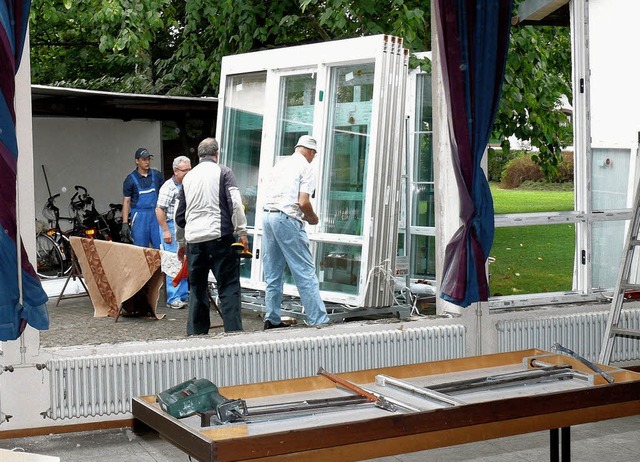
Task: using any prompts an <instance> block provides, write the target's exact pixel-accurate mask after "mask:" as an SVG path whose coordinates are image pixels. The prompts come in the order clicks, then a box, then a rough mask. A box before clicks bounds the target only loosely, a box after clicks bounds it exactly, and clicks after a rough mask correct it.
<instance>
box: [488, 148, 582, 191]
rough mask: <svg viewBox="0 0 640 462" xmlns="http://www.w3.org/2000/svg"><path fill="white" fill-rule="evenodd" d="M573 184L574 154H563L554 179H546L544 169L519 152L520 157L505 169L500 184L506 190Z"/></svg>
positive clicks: (527, 155)
mask: <svg viewBox="0 0 640 462" xmlns="http://www.w3.org/2000/svg"><path fill="white" fill-rule="evenodd" d="M540 181H545V182H547V183H573V153H572V152H570V151H565V152H563V153H562V161H561V162H560V163H559V164H558V166H557V168H556V172H555V174H554V176H553V178H545V177H544V172H543V171H542V169H541V168H540V167H539V166H538V165H537V164H536V163H535V162H533V161H532V160H531V157H530V155H529V154H528V153H523V152H522V151H520V152H519V156H518V157H516V158H515V159H512V160H510V161H509V162H508V163H507V164H506V165H505V167H504V170H503V171H502V174H501V176H500V182H501V184H502V187H503V188H505V189H513V188H517V187H519V186H520V185H522V184H523V183H525V182H526V183H535V182H540Z"/></svg>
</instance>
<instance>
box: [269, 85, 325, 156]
mask: <svg viewBox="0 0 640 462" xmlns="http://www.w3.org/2000/svg"><path fill="white" fill-rule="evenodd" d="M280 85H281V88H280V95H281V96H280V101H282V102H283V104H282V106H281V107H280V114H279V120H278V132H277V141H276V145H277V146H278V149H277V150H276V155H280V156H287V155H289V154H291V153H292V152H293V150H294V148H295V144H296V141H298V138H299V137H300V136H302V135H311V134H312V133H313V111H314V106H315V94H316V77H315V73H314V74H302V75H290V76H287V77H283V78H282V79H281V84H280Z"/></svg>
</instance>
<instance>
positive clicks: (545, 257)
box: [489, 223, 575, 296]
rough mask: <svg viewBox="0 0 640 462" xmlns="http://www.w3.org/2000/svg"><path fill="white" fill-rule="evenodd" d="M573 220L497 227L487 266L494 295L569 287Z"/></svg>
mask: <svg viewBox="0 0 640 462" xmlns="http://www.w3.org/2000/svg"><path fill="white" fill-rule="evenodd" d="M574 235H575V226H574V225H573V224H567V223H564V224H558V225H539V226H512V227H505V228H496V232H495V238H494V241H493V247H492V248H491V253H490V256H491V257H493V258H494V259H495V261H494V262H493V263H491V265H490V266H489V273H490V279H489V280H490V284H489V285H490V290H491V295H493V296H506V295H519V294H534V293H543V292H559V291H569V290H572V285H573V262H574V252H575V238H574Z"/></svg>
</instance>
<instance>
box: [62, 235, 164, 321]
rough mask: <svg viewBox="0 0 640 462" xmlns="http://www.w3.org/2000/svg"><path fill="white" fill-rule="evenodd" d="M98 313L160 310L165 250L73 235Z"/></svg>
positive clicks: (152, 312)
mask: <svg viewBox="0 0 640 462" xmlns="http://www.w3.org/2000/svg"><path fill="white" fill-rule="evenodd" d="M71 246H72V247H73V251H74V253H75V255H76V257H77V259H78V263H79V265H80V268H81V271H82V277H83V278H84V282H85V284H86V286H87V290H88V291H89V296H90V297H91V302H92V304H93V307H94V316H95V317H106V316H109V317H113V318H116V320H117V319H118V317H119V316H121V315H125V316H126V315H129V316H153V317H156V318H158V319H160V318H162V317H164V316H160V315H157V314H156V307H157V305H158V298H159V294H160V288H161V287H162V285H163V281H164V275H163V274H162V268H161V260H162V257H161V251H160V250H156V249H151V248H144V247H137V246H134V245H131V244H122V243H118V242H110V241H99V240H95V239H86V238H80V237H71Z"/></svg>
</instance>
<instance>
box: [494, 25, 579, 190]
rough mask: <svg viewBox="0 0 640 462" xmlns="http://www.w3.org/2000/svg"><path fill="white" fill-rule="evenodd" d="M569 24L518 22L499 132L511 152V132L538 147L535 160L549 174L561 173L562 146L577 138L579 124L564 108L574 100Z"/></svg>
mask: <svg viewBox="0 0 640 462" xmlns="http://www.w3.org/2000/svg"><path fill="white" fill-rule="evenodd" d="M570 46H571V45H570V37H569V30H568V28H561V27H546V26H545V27H534V26H524V27H515V28H513V30H512V33H511V42H510V44H509V55H508V57H507V68H506V71H505V79H504V82H503V87H502V98H501V101H500V107H499V111H498V114H497V117H496V121H495V124H494V136H495V137H496V138H498V139H500V141H501V146H502V149H503V151H507V152H508V151H509V149H510V143H509V140H508V137H509V136H515V137H516V138H518V139H520V140H530V141H531V144H532V145H533V146H535V147H536V148H538V150H537V151H533V152H532V154H531V159H532V160H533V161H534V162H535V163H536V164H538V165H539V166H540V167H541V168H542V171H543V172H544V174H545V177H546V178H547V179H552V178H553V177H554V176H555V175H556V174H557V167H558V164H559V163H560V162H561V160H562V148H563V147H565V146H568V145H570V144H571V143H572V136H573V127H572V125H571V122H570V120H569V119H568V118H567V115H566V114H565V113H564V112H563V111H562V107H561V104H562V100H563V95H564V96H565V97H566V98H567V99H568V101H571V100H572V93H571V51H570V50H571V48H570Z"/></svg>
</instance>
